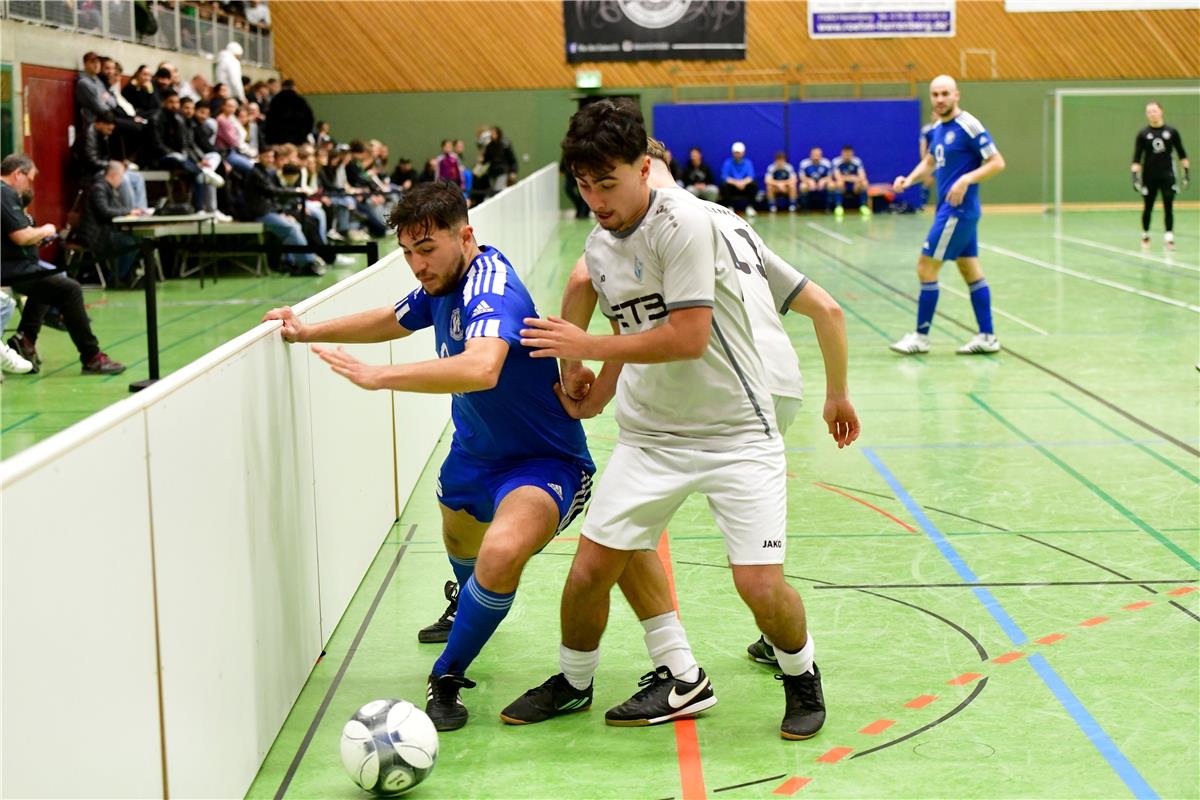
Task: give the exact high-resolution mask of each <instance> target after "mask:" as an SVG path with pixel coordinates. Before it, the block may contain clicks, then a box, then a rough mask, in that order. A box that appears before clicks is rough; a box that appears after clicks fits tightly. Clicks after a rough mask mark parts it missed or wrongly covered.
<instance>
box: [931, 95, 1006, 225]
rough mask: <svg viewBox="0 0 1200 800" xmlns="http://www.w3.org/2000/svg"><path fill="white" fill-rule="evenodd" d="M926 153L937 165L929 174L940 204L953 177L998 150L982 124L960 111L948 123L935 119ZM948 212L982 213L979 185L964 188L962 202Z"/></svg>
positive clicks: (951, 184) (974, 166) (960, 213)
mask: <svg viewBox="0 0 1200 800" xmlns="http://www.w3.org/2000/svg"><path fill="white" fill-rule="evenodd" d="M930 152H931V153H932V154H933V160H934V163H935V164H936V165H937V166H936V168H935V170H934V173H933V174H934V176H935V177H936V178H937V200H938V205H939V206H941V205H943V204H945V202H946V193H947V192H949V191H950V187H951V186H953V185H954V182H955V181H956V180H958V179H959V178H961V177H962V176H963V175H966V174H967V173H968V172H971V171H973V170H976V169H978V168H979V165H980V164H982V163H983V162H984V161H985V160H987V159H989V158H991V157H992V156H994V155H995V154H996V153H997V152H998V151H997V150H996V144H995V143H994V142H993V141H992V137H991V136H990V135H988V132H987V129H986V128H984V127H983V123H981V122H980V121H979V120H977V119H975V117H973V116H971V115H970V114H968V113H967V112H965V111H960V112H959V114H958V116H957V117H955V118H954V119H952V120H950V121H949V122H939V123H938V124H937V125H935V126H934V128H933V141H932V142H931V143H930ZM951 213H952V214H953V215H954V216H956V217H978V216H979V215H980V214H981V213H982V212H981V209H980V207H979V184H977V183H973V184H971V185H970V186H969V187H968V188H967V193H966V195H965V196H964V197H963V201H962V203H961V204H960V205H959V206H958V207H957V208H953V210H952V211H951Z"/></svg>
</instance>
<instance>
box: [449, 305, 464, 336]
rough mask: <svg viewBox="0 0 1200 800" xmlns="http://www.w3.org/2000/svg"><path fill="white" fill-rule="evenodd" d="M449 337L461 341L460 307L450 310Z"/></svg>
mask: <svg viewBox="0 0 1200 800" xmlns="http://www.w3.org/2000/svg"><path fill="white" fill-rule="evenodd" d="M450 338H451V339H453V340H454V341H456V342H461V341H462V338H463V328H462V311H461V309H457V308H456V309H454V310H453V311H451V312H450Z"/></svg>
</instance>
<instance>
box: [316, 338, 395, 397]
mask: <svg viewBox="0 0 1200 800" xmlns="http://www.w3.org/2000/svg"><path fill="white" fill-rule="evenodd" d="M312 351H313V352H314V353H316V354H317V355H318V356H319V357H320V359H321V360H322V361H324V362H325V363H326V364H328V365H329V366H330V367H332V368H333V371H334V372H336V373H337V374H338V375H341V376H342V377H343V378H345V379H346V380H348V381H350V382H351V383H353V384H354V385H355V386H359V387H362V388H363V389H371V390H374V389H380V388H382V386H381V385H380V383H379V367H374V366H371V365H370V364H364V363H363V362H361V361H359V360H358V359H357V358H355V357H354V356H352V355H350V354H349V353H347V352H346V351H345V350H343V349H342V348H340V347H339V348H338V349H336V350H326V349H325V348H324V347H318V346H317V345H313V347H312Z"/></svg>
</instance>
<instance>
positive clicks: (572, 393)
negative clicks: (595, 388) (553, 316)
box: [558, 256, 600, 416]
mask: <svg viewBox="0 0 1200 800" xmlns="http://www.w3.org/2000/svg"><path fill="white" fill-rule="evenodd" d="M599 299H600V298H599V296H598V295H597V294H596V287H594V286H592V279H591V276H589V275H588V269H587V261H585V260H584V257H583V256H580V257H579V260H578V261H576V262H575V266H574V268H573V269H572V270H571V274H570V275H569V276H568V277H567V285H566V288H564V289H563V297H562V312H561V313H562V318H563V319H565V320H566V321H567V322H570V323H572V324H573V325H576V326H578V327H579V328H582V329H583V330H585V331H586V330H587V328H588V324H589V323H590V322H591V321H592V314H593V313H595V311H596V303H597V302H599ZM558 368H559V372H560V373H561V375H562V385H563V391H564V392H565V393H566V394H567V396H568V397H571V398H573V399H575V400H582V399H583V397H584V396H585V395H586V394H587V393H588V392H589V391H590V390H591V385H592V382H593V381H595V380H596V375H595V373H594V372H592V371H591V370H590V369H588V368H587V367H585V366H584V365H583V363H582V362H581V361H579V360H577V359H562V361H560V362H559V365H558ZM568 410H570V409H568ZM597 413H599V412H597ZM593 416H594V415H593Z"/></svg>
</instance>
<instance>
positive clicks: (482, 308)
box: [471, 300, 495, 317]
mask: <svg viewBox="0 0 1200 800" xmlns="http://www.w3.org/2000/svg"><path fill="white" fill-rule="evenodd" d="M494 313H495V311H493V310H492V307H491V306H489V305H488V303H487V300H480V301H479V305H477V306H475V310H474V311H472V312H471V316H472V317H478V316H479V315H480V314H494Z"/></svg>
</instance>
